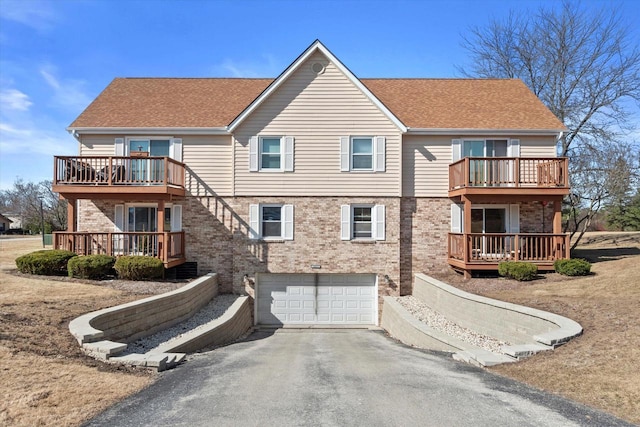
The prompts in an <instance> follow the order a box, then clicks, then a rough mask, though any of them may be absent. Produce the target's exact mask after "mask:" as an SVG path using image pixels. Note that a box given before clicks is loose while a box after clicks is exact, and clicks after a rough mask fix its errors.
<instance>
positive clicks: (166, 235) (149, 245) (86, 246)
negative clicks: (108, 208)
mask: <svg viewBox="0 0 640 427" xmlns="http://www.w3.org/2000/svg"><path fill="white" fill-rule="evenodd" d="M53 236H54V247H55V249H66V250H69V251H72V252H75V253H77V254H79V255H111V256H120V255H143V256H151V257H155V258H160V259H161V260H162V261H163V262H165V263H166V262H168V261H169V260H172V259H179V258H184V254H185V252H184V243H185V240H184V231H172V232H163V233H159V232H155V233H154V232H113V233H89V232H74V233H67V232H55V233H53Z"/></svg>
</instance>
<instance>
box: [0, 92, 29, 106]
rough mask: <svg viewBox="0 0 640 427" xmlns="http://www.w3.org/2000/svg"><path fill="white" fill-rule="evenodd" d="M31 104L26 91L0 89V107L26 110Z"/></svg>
mask: <svg viewBox="0 0 640 427" xmlns="http://www.w3.org/2000/svg"><path fill="white" fill-rule="evenodd" d="M32 105H33V102H31V101H30V100H29V96H28V95H27V94H26V93H22V92H20V91H19V90H17V89H3V90H0V109H3V110H4V109H7V110H17V111H27V110H28V109H29V107H31V106H32Z"/></svg>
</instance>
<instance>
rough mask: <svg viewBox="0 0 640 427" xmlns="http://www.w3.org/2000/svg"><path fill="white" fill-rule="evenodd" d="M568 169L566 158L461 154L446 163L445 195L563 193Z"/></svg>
mask: <svg viewBox="0 0 640 427" xmlns="http://www.w3.org/2000/svg"><path fill="white" fill-rule="evenodd" d="M568 168H569V160H568V159H567V158H566V157H465V158H464V159H461V160H458V161H457V162H455V163H452V164H450V165H449V197H456V196H462V195H465V196H468V195H506V196H509V195H518V196H542V197H544V196H564V195H567V194H569V174H568Z"/></svg>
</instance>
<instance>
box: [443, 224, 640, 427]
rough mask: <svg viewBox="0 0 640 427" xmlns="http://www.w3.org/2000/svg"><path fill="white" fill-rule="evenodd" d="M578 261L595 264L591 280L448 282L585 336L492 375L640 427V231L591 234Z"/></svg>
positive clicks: (578, 253) (557, 277)
mask: <svg viewBox="0 0 640 427" xmlns="http://www.w3.org/2000/svg"><path fill="white" fill-rule="evenodd" d="M575 256H576V257H581V258H586V259H589V260H590V261H592V262H594V264H593V267H592V272H593V273H594V274H593V275H591V276H587V277H580V278H569V277H564V276H560V275H558V274H555V273H548V274H544V275H541V276H540V278H539V279H538V280H534V281H531V282H517V281H513V280H507V279H503V278H497V277H493V278H482V279H480V278H473V279H471V280H468V281H465V280H464V279H463V278H461V276H459V275H457V274H455V273H452V274H451V275H448V276H446V277H441V278H442V279H444V280H445V281H447V282H448V283H450V284H452V285H454V286H456V287H458V288H461V289H464V290H466V291H469V292H473V293H476V294H479V295H484V296H487V297H490V298H496V299H499V300H503V301H509V302H513V303H516V304H522V305H526V306H529V307H535V308H539V309H541V310H546V311H550V312H552V313H557V314H560V315H563V316H566V317H569V318H570V319H573V320H575V321H577V322H578V323H580V324H581V325H582V327H583V328H584V334H583V335H582V336H580V337H578V338H576V339H574V340H572V341H570V342H569V343H568V344H566V345H564V346H562V347H559V348H557V349H556V350H555V351H553V352H545V353H541V354H538V355H536V356H534V357H532V358H529V359H527V360H524V361H521V362H519V363H513V364H506V365H500V366H496V367H493V368H490V370H491V371H493V372H495V373H498V374H501V375H504V376H508V377H510V378H513V379H516V380H518V381H522V382H525V383H527V384H530V385H533V386H535V387H538V388H541V389H543V390H546V391H549V392H552V393H556V394H560V395H563V396H565V397H568V398H570V399H572V400H575V401H578V402H581V403H584V404H586V405H589V406H592V407H595V408H599V409H602V410H604V411H606V412H609V413H612V414H614V415H616V416H618V417H620V418H623V419H626V420H628V421H631V422H633V423H640V373H639V372H638V360H640V310H638V307H639V304H640V281H639V280H638V278H639V277H640V233H588V234H587V235H586V236H585V238H584V239H583V244H581V245H580V246H579V249H578V250H577V251H576V253H575Z"/></svg>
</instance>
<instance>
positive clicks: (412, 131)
mask: <svg viewBox="0 0 640 427" xmlns="http://www.w3.org/2000/svg"><path fill="white" fill-rule="evenodd" d="M562 132H563V131H562V130H561V129H457V128H456V129H450V128H408V129H407V135H481V136H487V135H491V136H513V135H522V136H525V135H526V136H558V135H562Z"/></svg>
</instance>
